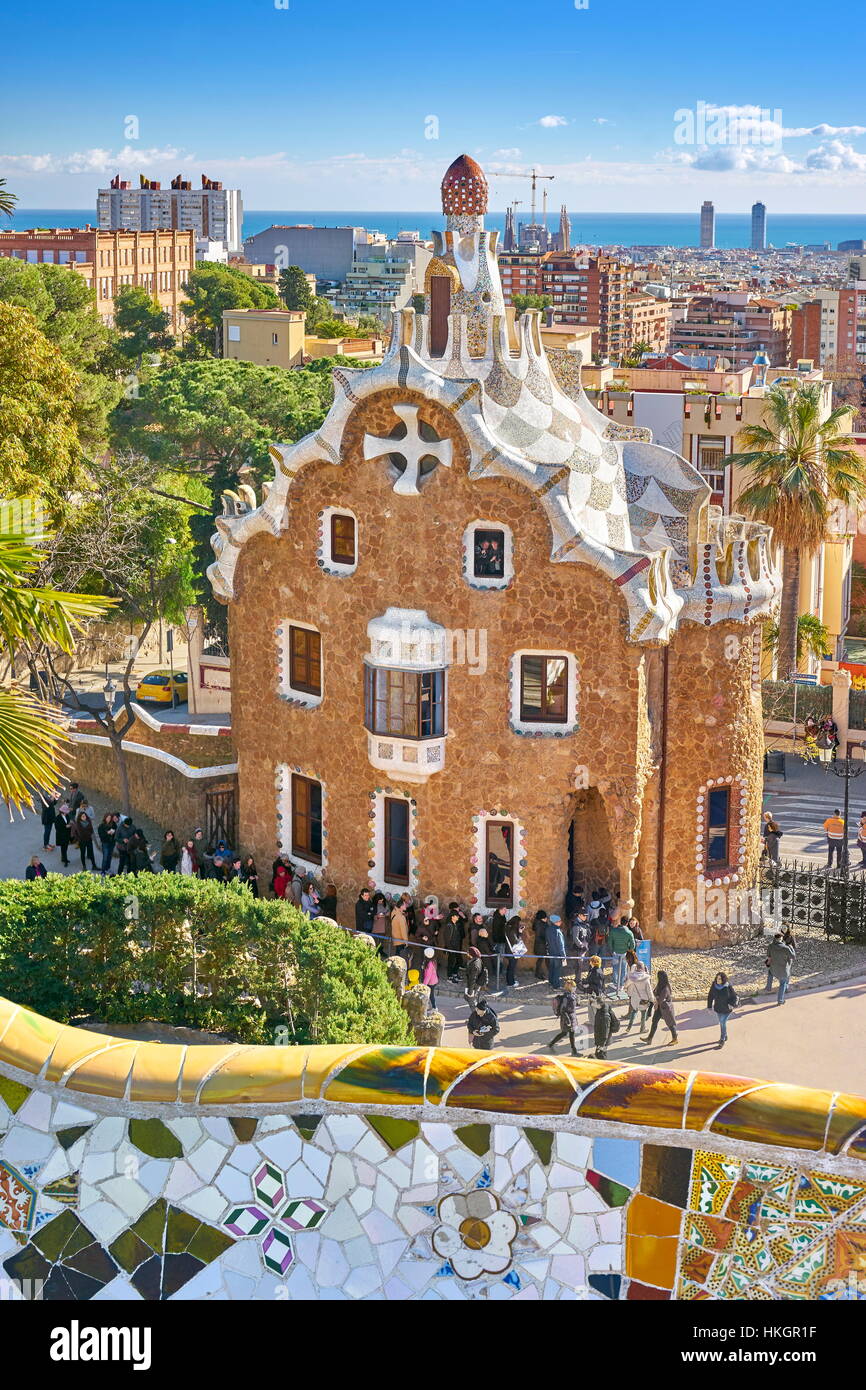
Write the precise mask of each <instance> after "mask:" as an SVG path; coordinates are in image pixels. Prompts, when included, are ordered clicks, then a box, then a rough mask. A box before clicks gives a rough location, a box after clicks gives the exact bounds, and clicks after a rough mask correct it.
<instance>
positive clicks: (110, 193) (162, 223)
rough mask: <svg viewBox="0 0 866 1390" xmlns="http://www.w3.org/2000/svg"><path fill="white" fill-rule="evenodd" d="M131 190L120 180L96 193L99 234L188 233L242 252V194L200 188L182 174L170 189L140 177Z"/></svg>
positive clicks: (204, 182) (204, 180) (207, 183)
mask: <svg viewBox="0 0 866 1390" xmlns="http://www.w3.org/2000/svg"><path fill="white" fill-rule="evenodd" d="M139 185H140V186H139V187H138V188H133V187H132V185H131V184H130V183H129V182H127V181H126V180H125V179H121V177H120V175H119V174H118V175H117V176H116V177H115V178H113V179H112V180H111V184H110V185H109V187H108V188H100V190H99V194H98V196H97V200H96V210H97V215H98V219H99V229H100V231H103V232H114V231H124V232H152V231H153V232H156V231H172V230H177V231H184V232H186V231H189V232H195V234H196V237H208V238H209V239H210V240H211V241H224V242H225V243H226V246H227V247H228V249H229V251H240V249H241V241H242V235H243V215H244V214H243V204H242V202H241V194H240V189H237V188H223V186H222V184H221V183H218V182H217V181H216V180H214V179H209V178H208V177H207V176H206V175H205V174H202V176H201V188H193V187H192V184H191V183H190V182H188V181H187V180H185V179H183V178H182V177H181V176H180V174H178V176H177V178H175V179H172V181H171V187H170V188H163V187H162V185H161V184H160V183H157V182H155V181H154V180H153V179H148V178H145V176H144V175H143V174H140V175H139Z"/></svg>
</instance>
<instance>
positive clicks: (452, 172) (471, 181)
mask: <svg viewBox="0 0 866 1390" xmlns="http://www.w3.org/2000/svg"><path fill="white" fill-rule="evenodd" d="M442 211H443V212H444V213H445V214H446V216H451V215H454V214H460V213H464V214H466V215H467V216H469V217H481V216H483V214H484V213H485V212H486V211H487V180H486V178H485V177H484V170H483V169H482V168H481V165H480V164H478V163H476V161H475V160H474V159H473V158H472V156H471V155H468V154H461V155H460V156H459V157H458V158H457V159H455V161H454V163H453V164H452V165H451V166H450V168H448V169H447V170H446V171H445V177H444V179H443V180H442Z"/></svg>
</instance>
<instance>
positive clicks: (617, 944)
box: [607, 922, 634, 999]
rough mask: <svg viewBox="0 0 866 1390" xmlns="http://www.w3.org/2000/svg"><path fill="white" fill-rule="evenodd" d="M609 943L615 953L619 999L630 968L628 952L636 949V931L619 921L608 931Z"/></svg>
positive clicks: (614, 983)
mask: <svg viewBox="0 0 866 1390" xmlns="http://www.w3.org/2000/svg"><path fill="white" fill-rule="evenodd" d="M607 939H608V943H609V945H610V949H611V951H612V953H613V987H614V990H615V991H616V995H617V998H618V999H621V998H622V997H623V993H624V987H625V976H626V971H627V969H628V965H627V963H626V953H627V952H628V951H633V950H634V933H633V932H631V931H630V930H629V928H628V927H627V926H626V925H625V923H623V922H617V923H616V925H615V926H612V927H611V929H610V931H609V933H608V938H607Z"/></svg>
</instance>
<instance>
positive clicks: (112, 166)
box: [0, 145, 195, 174]
mask: <svg viewBox="0 0 866 1390" xmlns="http://www.w3.org/2000/svg"><path fill="white" fill-rule="evenodd" d="M194 162H195V160H194V158H193V156H191V155H184V154H183V153H182V152H181V151H180V150H178V149H175V148H174V146H171V145H170V146H167V147H166V148H165V149H139V148H138V146H132V145H126V146H124V148H123V149H121V150H117V151H116V152H112V151H111V150H102V149H92V150H76V151H74V152H73V153H71V154H58V155H55V154H3V155H0V167H3V168H6V169H8V170H9V172H10V173H22V174H105V173H109V172H111V173H114V172H116V170H117V169H121V168H124V167H127V168H131V167H134V168H135V169H136V170H138V169H141V170H145V169H153V168H156V167H157V166H159V165H162V164H166V163H168V164H192V163H194Z"/></svg>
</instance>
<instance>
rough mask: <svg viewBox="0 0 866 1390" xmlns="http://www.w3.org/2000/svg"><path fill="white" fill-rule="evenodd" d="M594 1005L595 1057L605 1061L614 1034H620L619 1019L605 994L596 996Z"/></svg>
mask: <svg viewBox="0 0 866 1390" xmlns="http://www.w3.org/2000/svg"><path fill="white" fill-rule="evenodd" d="M594 1003H595V1014H594V1017H593V1020H592V1036H593V1041H594V1042H595V1055H596V1057H598V1058H599V1059H601V1060H603V1059H604V1058H605V1057H606V1056H607V1049H608V1046H609V1044H610V1040H611V1037H612V1036H613V1034H614V1033H618V1032H619V1019H618V1018H617V1016H616V1014H615V1013H614V1011H613V1008H612V1007H611V1004H610V1001H609V1000H608V999H606V998H605V996H604V995H603V994H598V995H596V997H595V1001H594Z"/></svg>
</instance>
